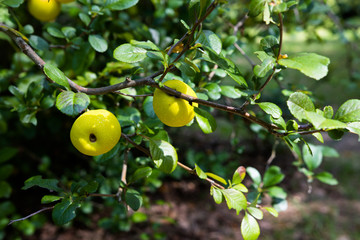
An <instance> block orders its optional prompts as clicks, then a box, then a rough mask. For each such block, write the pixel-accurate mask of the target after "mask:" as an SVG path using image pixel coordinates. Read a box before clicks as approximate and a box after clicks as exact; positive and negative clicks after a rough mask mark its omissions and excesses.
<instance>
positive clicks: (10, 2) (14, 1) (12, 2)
mask: <svg viewBox="0 0 360 240" xmlns="http://www.w3.org/2000/svg"><path fill="white" fill-rule="evenodd" d="M23 2H24V0H3V1H2V2H1V3H3V4H5V5H7V6H9V7H13V8H17V7H19V6H20V5H21V4H22V3H23Z"/></svg>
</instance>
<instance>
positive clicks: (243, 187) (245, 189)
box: [232, 183, 249, 193]
mask: <svg viewBox="0 0 360 240" xmlns="http://www.w3.org/2000/svg"><path fill="white" fill-rule="evenodd" d="M232 188H233V189H236V190H238V191H240V192H244V193H247V192H249V190H248V189H247V187H245V185H244V184H242V183H239V184H236V185H233V186H232Z"/></svg>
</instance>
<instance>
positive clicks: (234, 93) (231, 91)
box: [220, 86, 242, 99]
mask: <svg viewBox="0 0 360 240" xmlns="http://www.w3.org/2000/svg"><path fill="white" fill-rule="evenodd" d="M220 88H221V94H222V95H224V96H226V97H229V98H234V99H236V98H240V97H241V96H242V92H241V91H240V90H239V89H237V88H235V87H234V86H221V87H220Z"/></svg>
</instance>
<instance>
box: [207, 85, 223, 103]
mask: <svg viewBox="0 0 360 240" xmlns="http://www.w3.org/2000/svg"><path fill="white" fill-rule="evenodd" d="M205 89H206V90H208V91H207V94H208V96H209V97H210V98H211V99H213V100H218V99H219V98H220V97H221V94H220V93H221V88H220V86H219V85H218V84H216V83H209V84H206V86H205Z"/></svg>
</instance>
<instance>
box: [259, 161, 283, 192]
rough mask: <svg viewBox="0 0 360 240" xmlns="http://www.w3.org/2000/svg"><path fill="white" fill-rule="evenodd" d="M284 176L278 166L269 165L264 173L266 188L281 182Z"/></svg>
mask: <svg viewBox="0 0 360 240" xmlns="http://www.w3.org/2000/svg"><path fill="white" fill-rule="evenodd" d="M284 177H285V176H284V174H282V173H281V169H280V168H279V167H278V166H271V167H269V168H268V169H267V170H266V172H265V174H264V188H266V187H270V186H273V185H276V184H278V183H280V182H281V181H282V180H283V179H284Z"/></svg>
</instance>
